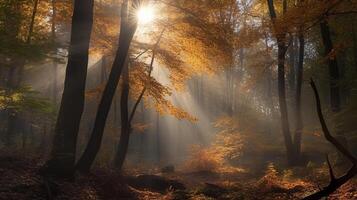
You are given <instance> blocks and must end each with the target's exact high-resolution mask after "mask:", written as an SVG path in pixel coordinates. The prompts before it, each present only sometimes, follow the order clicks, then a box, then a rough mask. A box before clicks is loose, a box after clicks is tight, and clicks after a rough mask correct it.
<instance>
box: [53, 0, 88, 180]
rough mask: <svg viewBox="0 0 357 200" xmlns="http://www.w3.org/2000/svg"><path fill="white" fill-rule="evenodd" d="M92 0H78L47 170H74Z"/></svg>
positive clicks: (58, 172) (63, 172) (60, 172)
mask: <svg viewBox="0 0 357 200" xmlns="http://www.w3.org/2000/svg"><path fill="white" fill-rule="evenodd" d="M93 4H94V1H93V0H76V1H75V3H74V11H73V17H72V31H71V41H70V47H69V52H68V63H67V68H66V76H65V82H64V90H63V95H62V101H61V106H60V109H59V115H58V117H57V123H56V127H55V136H54V141H53V149H52V152H51V159H50V160H49V161H48V162H47V168H46V171H47V172H48V173H51V174H56V175H59V176H67V175H69V176H71V175H72V174H73V169H74V163H75V154H76V145H77V136H78V130H79V125H80V120H81V116H82V113H83V108H84V98H85V97H84V94H85V85H86V77H87V67H88V56H89V43H90V36H91V32H92V25H93Z"/></svg>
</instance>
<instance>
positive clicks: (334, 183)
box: [304, 79, 357, 200]
mask: <svg viewBox="0 0 357 200" xmlns="http://www.w3.org/2000/svg"><path fill="white" fill-rule="evenodd" d="M310 85H311V87H312V89H313V91H314V95H315V100H316V110H317V111H316V112H317V114H318V117H319V121H320V124H321V127H322V132H323V134H324V137H325V138H326V140H327V141H329V142H330V143H331V144H332V145H333V146H334V147H335V148H336V149H337V150H338V151H339V152H341V153H342V154H343V155H344V156H345V157H346V158H348V160H349V161H350V162H351V163H352V167H351V168H350V169H349V170H348V171H347V173H345V174H344V175H342V176H340V177H338V178H337V177H336V176H335V174H334V172H333V169H332V166H331V163H330V161H329V158H328V156H327V164H328V167H329V173H330V183H329V184H328V185H327V186H326V187H324V188H323V189H321V190H320V191H318V192H316V193H313V194H311V195H309V196H307V197H305V198H304V200H314V199H321V198H322V197H327V196H328V195H330V194H332V193H333V192H334V191H336V190H337V189H338V188H339V187H341V186H342V185H343V184H345V183H346V182H347V181H348V180H350V179H352V178H353V177H354V176H355V175H356V174H357V159H356V158H355V157H354V156H353V155H352V154H351V152H349V150H348V149H347V148H346V147H345V146H344V145H343V144H342V143H340V142H339V141H338V140H337V139H336V138H335V137H333V136H332V135H331V133H330V131H329V129H328V127H327V124H326V122H325V119H324V116H323V113H322V109H321V102H320V96H319V93H318V90H317V87H316V85H315V82H314V81H313V80H312V79H311V81H310Z"/></svg>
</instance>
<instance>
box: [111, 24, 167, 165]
mask: <svg viewBox="0 0 357 200" xmlns="http://www.w3.org/2000/svg"><path fill="white" fill-rule="evenodd" d="M165 30H166V28H164V29H163V30H162V31H161V33H160V36H159V38H158V40H157V42H156V44H155V45H154V48H153V50H152V51H153V52H152V57H151V61H150V66H149V73H148V76H149V78H150V77H151V73H152V71H153V68H154V61H155V57H156V51H157V48H158V46H159V44H160V41H161V39H162V36H163V34H164V32H165ZM137 58H138V57H137ZM127 59H129V58H127ZM127 62H129V61H127ZM126 68H127V69H125V71H124V72H123V73H124V75H123V91H122V95H121V99H120V108H121V123H122V129H121V136H120V141H119V144H118V148H117V152H116V155H115V160H114V166H115V168H117V169H119V170H121V169H122V167H123V164H124V161H125V157H126V153H127V150H128V145H129V137H130V134H131V132H132V127H131V123H132V121H133V119H134V116H135V113H136V110H137V108H138V106H139V104H140V102H141V100H142V98H143V97H144V94H145V92H146V89H147V86H146V85H144V88H143V89H142V91H141V93H140V95H139V97H138V99H137V100H136V102H135V104H134V107H133V109H132V111H131V113H130V116H129V113H128V99H129V89H130V87H129V82H130V81H129V63H127V64H126Z"/></svg>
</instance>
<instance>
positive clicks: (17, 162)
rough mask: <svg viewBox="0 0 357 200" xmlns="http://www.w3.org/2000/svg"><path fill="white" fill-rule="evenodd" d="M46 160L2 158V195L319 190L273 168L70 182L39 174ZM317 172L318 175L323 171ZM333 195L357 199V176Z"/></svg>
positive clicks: (171, 197)
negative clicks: (256, 172) (255, 171)
mask: <svg viewBox="0 0 357 200" xmlns="http://www.w3.org/2000/svg"><path fill="white" fill-rule="evenodd" d="M3 155H4V154H3ZM42 164H43V161H42V160H41V159H38V158H35V157H30V156H21V155H8V156H0V199H1V200H27V199H35V200H42V199H59V200H62V199H75V200H84V199H86V200H87V199H88V200H91V199H93V200H94V199H103V200H106V199H128V200H129V199H138V200H156V199H157V200H159V199H165V200H184V199H202V200H203V199H222V200H224V199H227V200H230V199H232V200H238V199H239V200H243V199H246V200H250V199H252V200H253V199H274V200H278V199H301V197H303V196H305V195H307V194H309V193H311V192H313V191H314V190H316V189H317V188H318V186H317V184H316V183H314V181H311V179H312V178H311V177H310V178H309V176H308V175H304V176H303V177H304V178H296V177H292V176H290V175H291V172H285V174H284V175H282V176H279V175H277V173H276V171H275V170H274V169H270V171H269V170H268V171H267V173H266V174H265V175H263V176H260V177H259V176H258V177H257V176H254V175H252V174H249V173H245V172H220V173H213V172H205V171H201V172H195V173H192V172H191V173H188V172H172V173H165V174H155V175H153V174H151V175H138V174H133V173H128V174H127V175H125V176H120V175H119V174H117V173H115V172H113V171H110V170H108V169H106V170H104V169H101V170H93V172H92V173H91V174H90V175H86V176H79V175H78V176H77V177H76V179H75V180H71V181H68V180H58V179H50V178H46V179H45V178H44V177H42V176H41V175H39V173H38V171H39V168H40V166H41V165H42ZM305 171H306V170H305ZM297 174H298V173H297ZM298 176H299V175H298ZM313 176H314V178H316V179H319V177H318V176H319V175H317V174H314V175H313ZM320 178H321V177H320ZM322 179H326V177H325V176H324V177H322ZM309 180H310V181H309ZM329 199H330V200H332V199H341V200H342V199H343V200H345V199H357V180H356V179H354V180H351V181H350V182H348V183H347V184H345V185H344V186H343V187H342V188H340V189H339V190H338V191H337V192H335V193H334V194H333V195H331V196H330V197H329Z"/></svg>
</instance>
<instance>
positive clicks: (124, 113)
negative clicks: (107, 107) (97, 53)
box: [114, 58, 131, 170]
mask: <svg viewBox="0 0 357 200" xmlns="http://www.w3.org/2000/svg"><path fill="white" fill-rule="evenodd" d="M127 59H129V58H127ZM122 80H123V88H122V93H121V97H120V116H121V134H120V140H119V144H118V149H117V152H116V155H115V160H114V166H115V167H116V168H117V169H119V170H121V169H122V166H123V164H124V161H125V156H126V153H127V151H128V145H129V137H130V133H131V131H130V129H131V127H130V123H129V111H128V110H129V109H128V101H129V89H130V88H129V65H128V61H127V64H126V66H125V67H124V69H123V79H122Z"/></svg>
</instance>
